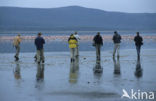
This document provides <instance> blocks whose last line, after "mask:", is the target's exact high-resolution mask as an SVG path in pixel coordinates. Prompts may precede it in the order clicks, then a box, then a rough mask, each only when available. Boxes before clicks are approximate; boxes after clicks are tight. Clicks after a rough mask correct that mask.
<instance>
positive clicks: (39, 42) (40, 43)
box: [35, 33, 45, 63]
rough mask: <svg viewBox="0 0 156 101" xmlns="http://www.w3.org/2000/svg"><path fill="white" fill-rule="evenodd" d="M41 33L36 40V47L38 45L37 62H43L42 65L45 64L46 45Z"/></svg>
mask: <svg viewBox="0 0 156 101" xmlns="http://www.w3.org/2000/svg"><path fill="white" fill-rule="evenodd" d="M41 35H42V34H41V33H38V36H37V38H36V39H35V45H36V49H37V62H38V63H40V62H41V61H42V63H44V49H43V45H44V44H45V40H44V38H43V37H41Z"/></svg>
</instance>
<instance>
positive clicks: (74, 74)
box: [69, 57, 79, 83]
mask: <svg viewBox="0 0 156 101" xmlns="http://www.w3.org/2000/svg"><path fill="white" fill-rule="evenodd" d="M78 72H79V57H76V59H75V61H72V62H71V63H70V74H69V82H70V83H77V79H78Z"/></svg>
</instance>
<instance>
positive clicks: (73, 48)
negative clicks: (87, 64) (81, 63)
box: [68, 34, 78, 62]
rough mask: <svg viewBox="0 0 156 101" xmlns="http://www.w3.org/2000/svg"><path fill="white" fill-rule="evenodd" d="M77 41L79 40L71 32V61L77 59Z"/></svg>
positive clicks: (69, 40)
mask: <svg viewBox="0 0 156 101" xmlns="http://www.w3.org/2000/svg"><path fill="white" fill-rule="evenodd" d="M77 42H78V41H77V39H76V38H75V37H74V35H73V34H71V35H70V37H69V39H68V43H69V48H70V51H71V62H74V61H75V57H76V48H77Z"/></svg>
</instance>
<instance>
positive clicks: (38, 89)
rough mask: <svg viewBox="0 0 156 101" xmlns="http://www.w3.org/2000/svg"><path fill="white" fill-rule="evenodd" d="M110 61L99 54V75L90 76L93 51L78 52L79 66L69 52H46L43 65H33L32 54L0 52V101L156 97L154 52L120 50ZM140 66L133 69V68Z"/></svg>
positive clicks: (107, 53) (114, 100) (105, 54)
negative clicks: (131, 94)
mask: <svg viewBox="0 0 156 101" xmlns="http://www.w3.org/2000/svg"><path fill="white" fill-rule="evenodd" d="M120 54H121V56H120V58H119V59H117V58H116V59H115V60H113V58H112V51H103V52H102V56H101V66H102V67H103V73H101V74H94V72H93V68H94V66H95V64H96V63H95V62H96V60H95V59H96V58H95V52H94V51H90V52H89V51H88V52H80V59H79V65H77V66H76V69H73V68H75V65H73V64H71V63H70V54H69V52H46V53H45V59H46V60H45V64H42V65H37V64H36V63H35V62H34V58H33V57H34V55H35V53H21V54H20V61H19V62H15V61H14V58H13V56H14V54H12V53H3V54H2V53H0V81H1V83H0V101H50V100H52V101H121V100H122V101H127V100H128V99H127V98H124V99H121V95H122V89H126V90H127V91H129V90H130V89H134V90H136V91H137V90H141V91H153V92H155V94H156V79H155V77H156V61H155V60H156V50H154V49H153V50H147V49H144V50H142V55H141V59H140V61H137V58H136V50H121V52H120ZM138 66H139V67H140V68H139V69H137V67H138Z"/></svg>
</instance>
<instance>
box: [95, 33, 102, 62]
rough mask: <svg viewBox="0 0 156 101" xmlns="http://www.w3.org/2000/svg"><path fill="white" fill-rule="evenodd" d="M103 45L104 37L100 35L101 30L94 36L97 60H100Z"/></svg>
mask: <svg viewBox="0 0 156 101" xmlns="http://www.w3.org/2000/svg"><path fill="white" fill-rule="evenodd" d="M102 45H103V39H102V37H101V35H100V32H98V33H97V35H95V36H94V38H93V46H95V48H96V61H99V62H100V59H101V57H100V51H101V46H102Z"/></svg>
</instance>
